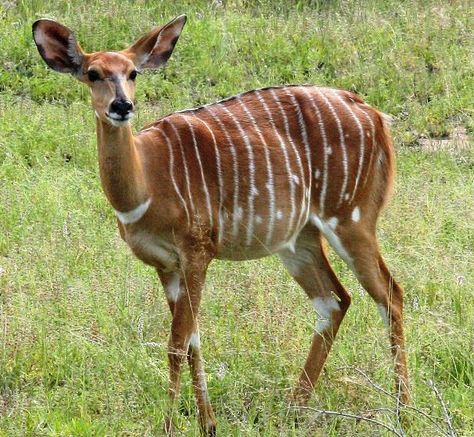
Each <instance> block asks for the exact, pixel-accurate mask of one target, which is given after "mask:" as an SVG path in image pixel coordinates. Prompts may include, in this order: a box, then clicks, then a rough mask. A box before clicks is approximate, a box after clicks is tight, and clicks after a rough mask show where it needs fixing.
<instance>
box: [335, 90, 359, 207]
mask: <svg viewBox="0 0 474 437" xmlns="http://www.w3.org/2000/svg"><path fill="white" fill-rule="evenodd" d="M332 92H333V94H334V95H335V96H336V97H337V98H338V99H339V100H340V102H341V103H342V104H343V105H344V107H345V108H346V109H347V111H348V112H349V114H350V115H351V117H352V119H353V120H354V121H355V123H356V125H357V128H358V129H359V137H360V145H359V165H358V167H357V174H356V179H355V183H354V190H353V191H352V196H351V198H350V200H349V202H352V201H353V200H354V196H355V194H356V191H357V187H358V186H359V179H360V175H361V171H362V166H363V165H364V155H365V138H364V129H363V128H362V124H361V122H360V120H359V119H358V117H357V116H356V115H355V113H354V111H353V110H352V109H351V107H350V106H349V105H348V104H347V103H346V102H345V101H344V99H343V98H342V97H341V95H340V94H339V93H338V92H337V91H336V90H332Z"/></svg>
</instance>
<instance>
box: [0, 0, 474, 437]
mask: <svg viewBox="0 0 474 437" xmlns="http://www.w3.org/2000/svg"><path fill="white" fill-rule="evenodd" d="M0 5H1V6H0V59H1V60H2V62H1V63H0V199H1V203H0V293H1V294H0V328H1V329H0V348H1V349H0V435H5V436H24V435H32V436H33V435H34V436H42V435H45V436H46V435H47V436H51V435H58V436H59V435H65V436H66V435H74V436H90V435H94V436H96V435H97V436H106V435H107V436H110V435H136V436H144V435H159V434H160V433H161V422H162V419H163V415H164V405H165V402H166V389H167V358H166V343H167V332H168V330H169V324H170V316H169V314H168V310H167V306H166V303H165V299H164V296H163V293H162V290H161V287H160V286H159V285H158V282H157V279H156V278H155V275H154V273H153V271H152V270H151V269H149V268H147V267H145V266H143V265H142V264H141V263H140V262H138V261H136V260H135V259H134V258H133V257H132V256H131V254H130V253H129V251H128V249H127V248H126V247H125V245H124V243H122V242H121V240H120V238H119V237H118V235H117V231H116V228H115V221H114V218H113V214H112V211H111V209H110V207H109V206H108V205H107V203H106V201H105V199H104V196H103V194H102V192H101V188H100V184H99V181H98V175H97V164H96V151H95V135H94V120H93V116H92V111H91V109H90V107H89V103H88V99H89V97H88V94H87V92H86V90H85V89H83V88H81V86H80V85H79V84H76V83H75V82H74V80H73V79H72V78H71V77H68V76H66V75H59V74H55V73H53V72H52V71H50V70H48V69H47V68H46V66H45V65H44V64H43V63H42V61H41V60H40V58H39V56H38V54H37V52H36V48H35V47H34V44H33V43H32V39H31V23H32V22H33V21H34V20H35V19H37V18H39V17H50V18H55V19H58V20H59V21H61V22H62V23H64V24H66V25H68V26H69V27H71V28H72V29H74V30H75V31H76V34H77V36H78V39H79V41H81V44H82V45H83V47H84V48H85V49H86V50H100V49H119V48H123V47H124V46H126V45H127V44H129V43H131V42H132V41H134V39H136V38H137V37H138V36H140V35H141V34H142V33H144V32H146V31H147V30H149V29H150V28H151V27H152V26H154V25H156V24H160V23H163V22H165V21H167V20H169V19H171V18H172V17H173V16H175V15H178V14H181V13H186V14H187V15H188V17H189V21H188V24H187V25H186V27H185V30H184V33H183V36H182V38H181V39H180V41H179V43H178V45H177V48H176V51H175V53H174V54H173V56H172V57H171V59H170V62H169V65H168V66H167V67H166V69H164V70H162V71H159V72H156V73H153V74H145V75H142V76H140V78H139V82H138V87H139V93H138V102H139V114H138V120H137V121H136V122H135V125H136V126H137V127H138V126H141V125H143V124H145V123H146V122H148V121H151V120H153V119H154V118H157V117H158V116H160V115H163V114H166V113H168V112H171V111H173V110H175V109H182V108H185V107H192V106H196V105H199V104H202V103H206V102H210V101H212V100H214V99H218V98H221V97H225V96H227V95H230V94H233V93H236V92H239V91H243V90H246V89H252V88H255V87H258V86H266V85H272V84H279V83H315V84H321V85H329V86H337V87H342V88H347V89H352V90H354V91H357V92H358V93H360V94H361V95H362V96H363V97H364V98H365V99H366V100H367V101H368V102H369V103H371V104H373V105H374V106H377V107H378V108H380V109H381V110H383V111H385V112H387V113H390V114H392V115H393V116H394V119H395V123H394V136H395V142H396V144H397V146H398V152H399V153H398V163H399V164H398V169H399V170H398V182H397V190H396V193H395V196H394V199H393V201H392V203H391V205H390V207H389V208H388V209H387V211H386V212H385V214H384V216H383V219H382V221H381V224H380V229H379V236H380V240H381V245H382V248H383V252H384V253H385V256H386V258H387V261H388V263H389V264H390V266H391V267H392V269H393V271H394V272H395V274H396V276H397V278H398V280H399V282H400V283H402V284H403V286H404V288H405V289H406V327H407V343H408V353H409V365H410V373H411V379H412V391H413V405H412V407H413V409H407V411H405V413H406V415H408V416H410V420H409V425H408V426H405V428H404V431H405V433H406V435H409V436H428V435H429V436H432V435H433V436H435V435H443V434H447V433H448V431H449V427H450V425H448V423H447V418H446V412H445V409H444V408H443V403H444V404H445V407H446V411H447V412H448V414H449V416H450V417H451V418H452V425H451V426H452V427H453V429H454V430H455V431H456V432H457V433H458V435H465V436H469V435H474V425H473V423H474V413H473V409H472V405H474V390H473V384H474V364H473V363H474V359H473V358H474V330H473V324H474V323H473V322H474V299H473V298H474V263H473V260H474V256H473V250H474V225H473V223H474V202H473V199H474V152H473V151H472V148H467V149H464V150H457V151H454V152H448V151H443V150H441V151H438V152H435V153H428V152H426V151H425V150H423V148H422V147H421V146H420V144H421V142H420V140H421V139H423V138H424V137H446V136H449V134H450V132H451V131H452V130H453V128H454V127H456V126H464V127H465V128H466V129H467V134H468V136H469V138H472V130H473V128H474V124H473V122H472V115H473V114H472V102H473V101H474V96H473V90H474V83H473V82H474V79H473V75H472V71H473V53H474V50H473V48H474V47H473V41H474V39H473V34H472V29H473V28H474V26H473V24H474V20H473V9H472V8H471V7H470V2H468V1H452V2H443V1H434V0H433V1H423V2H421V1H419V2H417V1H409V0H407V1H395V0H379V1H375V0H370V1H367V2H362V1H343V0H339V1H337V0H334V1H310V0H307V1H297V2H293V3H290V2H284V1H279V0H275V1H270V0H262V1H259V2H257V1H255V2H250V1H238V0H235V1H232V0H229V1H213V2H204V1H192V2H191V1H176V2H153V1H148V0H137V1H125V0H123V1H117V0H112V1H110V2H102V1H98V0H90V1H87V2H85V1H77V2H66V1H63V0H53V1H44V0H37V1H35V0H30V1H21V0H20V1H2V2H1V3H0ZM332 262H333V265H334V266H335V268H336V270H337V272H338V275H339V276H340V278H341V279H342V281H343V283H344V284H345V285H346V287H347V288H348V289H349V290H350V291H351V292H352V294H353V303H354V304H353V306H352V307H351V309H350V310H349V313H348V315H347V317H346V319H345V320H344V323H343V326H342V329H341V332H340V334H339V335H338V338H337V340H336V342H335V345H334V348H333V351H332V353H331V355H330V358H329V360H328V363H327V366H326V367H325V370H324V373H323V375H322V377H321V380H320V383H319V384H318V387H317V389H316V390H315V395H314V397H313V399H312V401H311V403H310V408H311V409H310V410H307V411H305V412H303V413H302V417H301V418H300V421H299V426H298V427H296V426H295V421H294V420H293V419H294V417H293V413H292V411H291V410H290V409H289V407H288V394H289V392H290V389H291V387H292V384H293V383H294V381H295V379H296V376H297V374H298V371H299V368H300V367H301V365H302V363H303V361H304V359H305V355H306V353H307V350H308V349H309V344H310V338H311V334H312V330H313V327H314V319H315V315H314V312H313V311H312V310H311V307H310V305H309V303H308V302H307V300H306V298H305V297H304V293H303V292H302V291H301V290H300V289H299V287H298V286H297V285H296V284H295V283H294V282H292V281H291V280H290V278H289V277H288V275H287V274H286V273H285V271H284V270H283V268H282V267H281V266H280V264H279V263H278V260H277V259H274V258H268V259H265V260H262V261H258V262H257V261H255V262H245V263H229V262H216V263H214V264H213V265H212V266H211V268H210V271H209V274H208V281H207V285H206V289H205V297H204V302H203V305H202V316H201V326H202V340H203V349H204V356H205V358H206V366H207V370H208V385H209V389H210V393H211V398H212V401H213V403H214V405H215V407H216V412H217V416H218V420H219V426H220V428H219V430H220V432H221V435H225V436H227V435H236V436H237V435H245V436H254V435H262V436H277V435H285V436H286V435H294V436H301V435H307V436H314V435H321V436H323V435H331V436H342V435H344V436H350V435H389V434H390V431H388V430H387V429H385V428H382V427H380V426H377V425H376V424H374V423H370V422H367V421H365V420H352V419H350V418H347V417H343V416H340V415H339V416H333V415H327V414H319V413H317V411H316V410H323V409H324V410H332V411H337V412H342V413H344V412H345V413H347V412H351V413H353V414H356V415H358V416H361V417H362V418H371V419H374V420H376V421H380V422H383V423H384V424H386V425H389V426H391V427H393V428H395V429H397V430H399V432H401V431H400V427H401V425H400V424H399V423H398V421H397V417H396V414H395V412H394V411H393V409H394V401H393V399H392V398H391V397H390V396H389V395H388V394H387V393H385V391H388V393H391V391H392V379H393V378H392V375H393V369H392V363H391V359H390V354H389V352H388V341H387V339H386V336H385V332H384V327H383V325H382V322H381V321H380V320H379V317H378V315H377V312H376V310H375V305H373V303H372V302H371V301H370V299H369V298H368V297H367V295H366V294H365V292H364V291H363V290H361V288H360V286H359V285H358V284H357V282H356V281H355V279H354V277H353V276H352V274H351V273H350V272H349V271H348V270H347V269H346V268H345V267H344V266H343V264H342V263H341V262H340V261H339V260H338V259H336V258H335V257H332ZM429 381H432V382H433V384H434V387H436V390H437V392H438V393H439V395H437V394H436V393H435V391H434V389H433V385H430V383H429ZM382 389H383V390H382ZM440 399H441V400H442V401H441V400H440ZM194 414H195V407H194V401H193V394H192V389H191V383H190V378H189V377H188V375H187V372H185V377H184V383H183V396H182V402H181V406H180V415H179V422H180V423H179V427H180V430H181V431H180V432H181V433H182V435H198V427H197V421H196V420H195V418H194Z"/></svg>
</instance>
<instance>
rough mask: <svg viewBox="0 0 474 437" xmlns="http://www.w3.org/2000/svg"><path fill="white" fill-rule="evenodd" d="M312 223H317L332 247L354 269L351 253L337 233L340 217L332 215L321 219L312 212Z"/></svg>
mask: <svg viewBox="0 0 474 437" xmlns="http://www.w3.org/2000/svg"><path fill="white" fill-rule="evenodd" d="M310 220H311V223H313V225H315V226H316V227H317V228H318V229H319V230H320V231H321V232H322V234H323V235H324V236H325V237H326V239H327V240H328V242H329V244H330V245H331V247H332V248H333V249H334V250H335V251H336V253H337V254H338V255H339V256H340V257H341V258H342V259H343V260H344V261H345V262H346V264H347V265H348V266H349V267H350V268H351V269H353V263H352V258H351V257H350V255H349V253H348V252H347V250H346V249H345V247H344V246H343V245H342V242H341V239H340V238H339V236H338V235H337V233H336V227H337V224H338V222H339V221H338V219H337V218H336V217H331V218H330V219H329V220H327V221H324V220H321V218H320V217H318V216H317V215H316V214H311V216H310Z"/></svg>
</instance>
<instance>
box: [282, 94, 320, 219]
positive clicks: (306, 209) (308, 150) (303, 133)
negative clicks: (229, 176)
mask: <svg viewBox="0 0 474 437" xmlns="http://www.w3.org/2000/svg"><path fill="white" fill-rule="evenodd" d="M285 91H286V95H287V96H289V97H290V98H291V101H292V102H293V105H294V107H295V109H296V114H297V116H298V125H299V127H300V131H301V138H302V140H303V145H304V148H305V153H306V161H307V163H308V177H309V181H308V182H309V184H308V190H306V184H305V183H304V173H303V184H302V185H303V207H302V210H301V217H300V222H299V225H300V226H301V225H303V224H304V223H306V222H307V221H308V217H309V211H310V205H311V186H312V182H313V175H312V171H311V166H312V163H311V148H310V146H309V143H308V133H307V131H306V126H305V121H304V118H303V113H302V112H301V108H300V104H299V103H298V101H297V100H296V97H295V95H294V94H292V93H290V90H289V88H286V89H285ZM306 196H308V199H305V197H306ZM305 200H306V201H307V203H306V207H305V206H304V201H305ZM301 219H302V220H301Z"/></svg>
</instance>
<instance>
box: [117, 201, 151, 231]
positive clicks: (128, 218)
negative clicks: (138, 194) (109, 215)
mask: <svg viewBox="0 0 474 437" xmlns="http://www.w3.org/2000/svg"><path fill="white" fill-rule="evenodd" d="M150 204H151V198H150V199H148V200H146V201H145V202H143V203H140V205H138V206H137V207H136V208H134V209H132V210H131V211H127V212H120V211H115V215H116V216H117V218H118V219H119V221H120V223H122V224H123V225H130V224H132V223H136V222H137V221H138V220H140V219H141V218H142V217H143V216H144V215H145V213H146V212H147V211H148V208H149V207H150Z"/></svg>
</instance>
